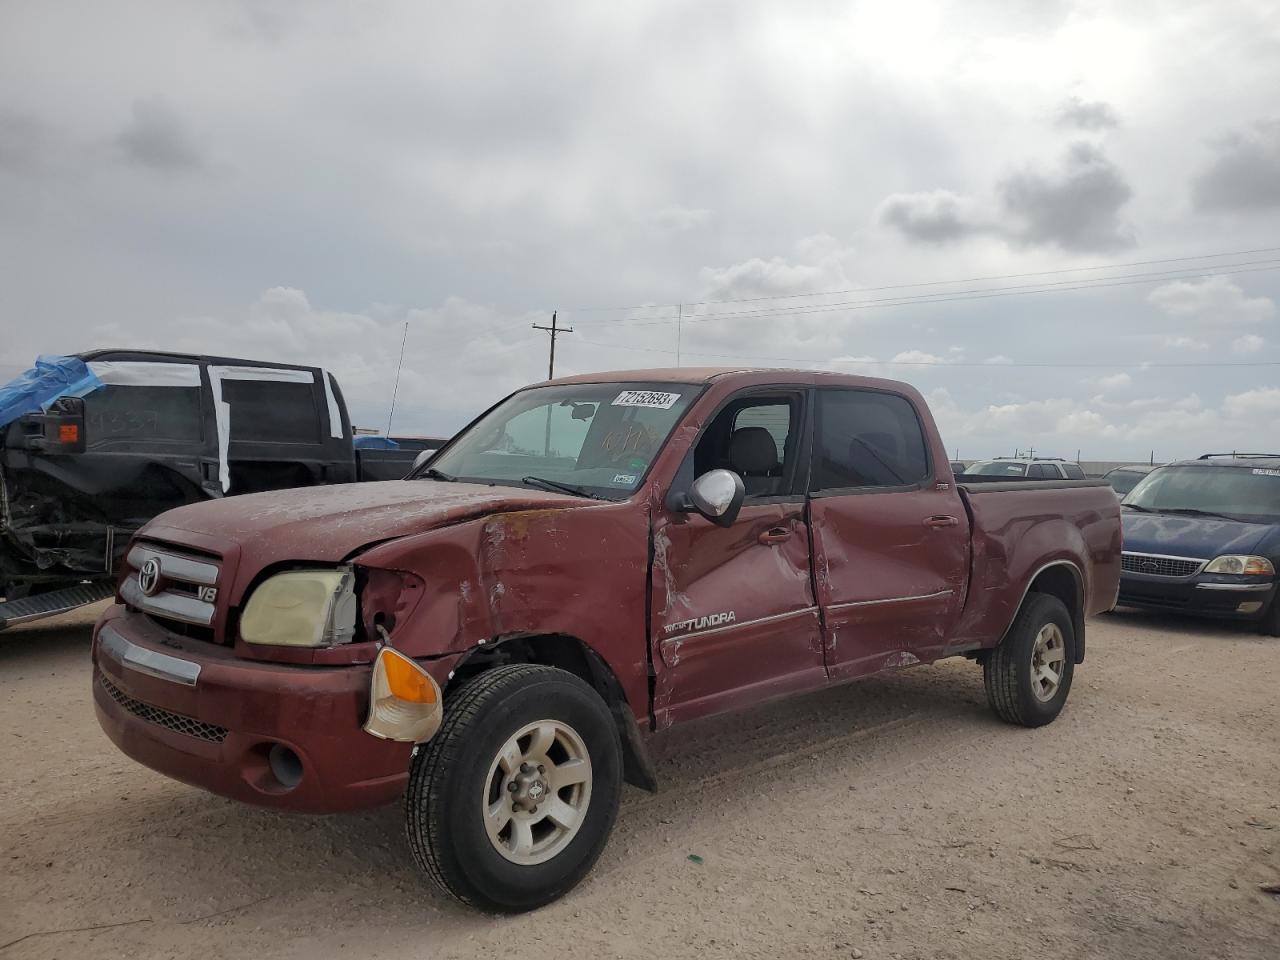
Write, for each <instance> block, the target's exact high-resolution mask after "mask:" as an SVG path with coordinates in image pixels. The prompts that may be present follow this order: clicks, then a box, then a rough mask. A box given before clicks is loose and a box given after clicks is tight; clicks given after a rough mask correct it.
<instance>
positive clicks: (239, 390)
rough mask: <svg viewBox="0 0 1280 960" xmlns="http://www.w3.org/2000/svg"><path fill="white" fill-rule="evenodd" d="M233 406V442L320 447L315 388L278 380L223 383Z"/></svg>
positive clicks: (224, 395)
mask: <svg viewBox="0 0 1280 960" xmlns="http://www.w3.org/2000/svg"><path fill="white" fill-rule="evenodd" d="M222 398H223V399H224V400H225V401H227V402H228V403H229V404H231V439H232V440H248V441H251V442H259V443H264V442H265V443H319V442H320V414H319V411H318V410H317V409H316V402H315V386H314V384H310V383H288V382H282V381H277V380H223V381H222Z"/></svg>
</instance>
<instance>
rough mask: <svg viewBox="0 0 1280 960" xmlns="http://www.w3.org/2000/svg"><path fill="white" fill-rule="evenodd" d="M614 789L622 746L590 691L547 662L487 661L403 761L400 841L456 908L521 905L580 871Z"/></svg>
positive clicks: (601, 830)
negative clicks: (404, 832)
mask: <svg viewBox="0 0 1280 960" xmlns="http://www.w3.org/2000/svg"><path fill="white" fill-rule="evenodd" d="M621 792H622V747H621V743H620V741H619V737H618V729H617V726H616V725H615V724H614V722H613V717H612V715H611V714H610V712H609V708H608V706H606V704H605V702H604V700H603V699H601V697H600V695H599V694H598V693H596V691H595V690H593V689H592V688H591V687H589V686H588V685H587V684H586V683H584V682H583V681H582V680H581V679H579V678H578V677H576V676H574V675H573V674H571V673H568V672H567V671H564V670H557V669H555V668H553V667H544V666H538V665H534V664H512V665H509V666H503V667H497V668H495V669H493V670H488V671H486V672H484V673H482V674H480V675H479V676H477V677H475V678H473V679H471V680H469V681H467V683H466V684H464V685H463V686H462V687H461V688H460V689H459V690H458V691H457V693H456V694H454V695H453V696H451V697H450V698H449V701H448V702H446V704H445V715H444V723H443V724H442V725H441V728H440V730H439V732H438V733H437V734H436V735H435V736H434V737H433V738H432V739H431V740H430V741H429V742H428V743H426V744H425V745H424V746H423V747H422V748H421V749H419V751H418V753H417V755H416V756H415V757H414V759H413V765H412V768H411V770H410V776H409V787H408V792H407V794H406V798H405V815H406V821H407V826H408V833H409V844H410V846H411V848H412V850H413V856H414V859H415V860H416V861H417V863H418V866H420V867H421V868H422V869H423V870H424V871H425V872H426V873H427V875H428V876H429V877H430V878H431V879H432V880H433V881H435V882H436V884H438V885H439V886H440V887H441V888H443V889H444V890H445V891H446V892H447V893H449V894H450V895H452V896H453V897H455V898H456V899H458V900H460V901H462V902H463V903H466V904H470V905H473V906H477V907H480V908H481V909H485V910H493V911H498V912H503V913H519V912H522V911H525V910H532V909H534V908H536V907H540V906H542V905H543V904H546V903H549V902H551V901H552V900H555V899H556V898H558V897H560V896H562V895H564V894H565V893H567V892H568V891H569V890H571V889H572V888H573V887H574V886H575V885H576V884H577V883H578V882H579V881H580V880H582V878H583V877H585V876H586V875H587V873H588V872H589V871H590V870H591V867H592V866H593V865H594V864H595V861H596V858H597V857H599V856H600V852H601V851H602V850H603V849H604V845H605V843H606V841H607V840H608V838H609V833H610V831H611V830H612V829H613V822H614V819H615V818H616V817H617V812H618V802H619V798H620V795H621Z"/></svg>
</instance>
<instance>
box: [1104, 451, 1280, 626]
mask: <svg viewBox="0 0 1280 960" xmlns="http://www.w3.org/2000/svg"><path fill="white" fill-rule="evenodd" d="M1122 503H1123V507H1124V509H1123V510H1122V514H1123V518H1124V553H1123V555H1122V557H1121V564H1122V573H1121V575H1120V603H1121V604H1127V605H1131V606H1136V607H1148V608H1152V609H1158V610H1173V611H1180V612H1184V613H1190V614H1199V615H1203V616H1211V617H1223V618H1227V619H1231V620H1249V621H1254V622H1256V623H1257V624H1258V628H1259V630H1260V631H1261V632H1262V633H1265V634H1268V635H1270V636H1273V637H1274V636H1280V599H1277V596H1276V594H1277V587H1276V569H1277V568H1280V454H1227V455H1219V454H1205V455H1204V456H1203V457H1201V458H1200V459H1199V460H1186V461H1182V462H1180V463H1171V464H1168V465H1166V466H1163V467H1157V468H1156V469H1155V470H1153V471H1152V472H1151V473H1149V474H1147V476H1146V477H1144V478H1143V479H1142V480H1141V481H1140V482H1139V483H1138V485H1137V486H1136V487H1134V488H1133V490H1132V491H1130V492H1129V494H1128V495H1127V496H1126V497H1125V498H1124V500H1123V501H1122Z"/></svg>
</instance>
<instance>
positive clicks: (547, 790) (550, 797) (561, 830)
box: [481, 720, 591, 866]
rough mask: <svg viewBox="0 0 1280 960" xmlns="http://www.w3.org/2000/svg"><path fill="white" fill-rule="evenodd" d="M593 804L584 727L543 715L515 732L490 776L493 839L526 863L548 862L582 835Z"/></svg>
mask: <svg viewBox="0 0 1280 960" xmlns="http://www.w3.org/2000/svg"><path fill="white" fill-rule="evenodd" d="M590 803H591V755H590V754H589V753H588V752H587V745H586V743H585V742H584V741H583V739H582V737H581V736H579V735H578V732H577V731H576V730H574V729H573V728H572V727H571V726H569V725H568V724H567V723H563V722H562V721H559V720H538V721H535V722H534V723H530V724H526V725H525V726H523V727H521V728H520V729H519V730H517V731H516V732H515V733H514V734H512V735H511V736H510V737H509V738H508V739H507V741H506V743H504V744H503V745H502V749H500V750H499V751H498V755H497V756H496V757H494V759H493V763H492V764H490V766H489V776H488V778H487V779H486V780H485V788H484V795H483V797H482V798H481V804H482V809H481V815H482V816H483V818H484V824H485V832H486V833H487V834H488V835H489V842H490V843H492V844H493V847H494V849H495V850H497V851H498V853H500V854H501V855H502V856H503V857H505V858H506V859H507V860H510V861H511V862H512V863H517V864H520V865H522V866H533V865H535V864H539V863H545V862H546V861H548V860H550V859H551V858H552V857H554V856H556V855H557V854H559V853H560V852H561V851H563V850H564V849H565V847H567V846H568V845H569V844H570V843H572V842H573V838H574V837H576V836H577V835H578V832H579V831H580V830H581V829H582V824H583V821H584V820H585V819H586V815H587V807H588V805H589V804H590Z"/></svg>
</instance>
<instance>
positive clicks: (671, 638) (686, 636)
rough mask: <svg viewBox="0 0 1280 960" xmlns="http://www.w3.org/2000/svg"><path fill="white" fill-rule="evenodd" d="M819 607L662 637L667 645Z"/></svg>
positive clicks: (772, 621) (810, 610) (773, 620)
mask: <svg viewBox="0 0 1280 960" xmlns="http://www.w3.org/2000/svg"><path fill="white" fill-rule="evenodd" d="M817 612H818V608H817V607H801V608H800V609H799V610H788V611H787V612H786V613H775V614H772V615H770V616H767V617H757V618H756V619H755V620H742V621H740V622H734V623H727V624H725V625H724V626H723V627H708V628H707V629H706V630H695V631H693V632H692V633H677V634H673V635H671V636H666V637H663V638H662V643H663V644H664V645H665V644H667V643H671V642H672V641H675V640H692V639H693V638H695V637H710V636H714V635H716V634H718V633H728V632H729V631H730V630H741V629H742V628H743V627H756V626H759V625H760V624H762V623H774V622H777V621H782V620H790V619H791V618H792V617H799V616H803V615H805V614H808V613H817Z"/></svg>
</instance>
